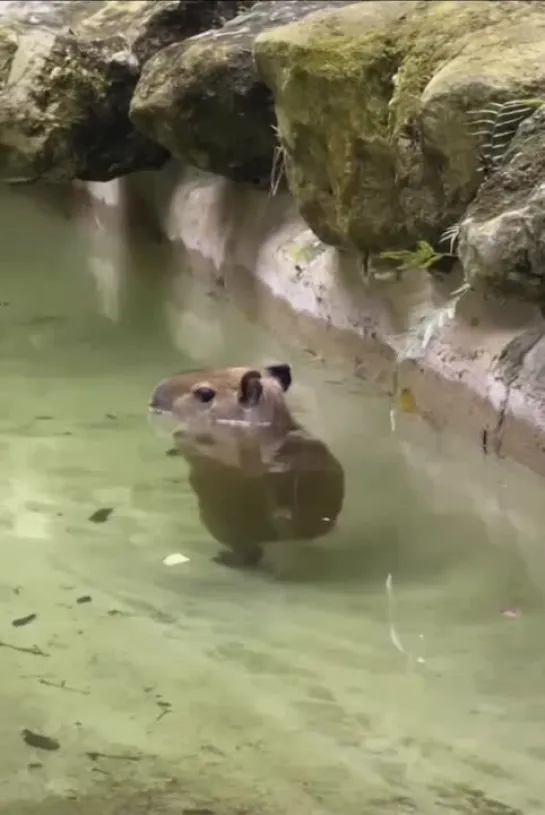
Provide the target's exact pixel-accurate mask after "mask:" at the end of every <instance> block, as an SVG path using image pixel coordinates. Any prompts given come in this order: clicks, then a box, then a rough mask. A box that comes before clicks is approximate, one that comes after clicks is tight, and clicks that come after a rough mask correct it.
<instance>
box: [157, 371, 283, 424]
mask: <svg viewBox="0 0 545 815" xmlns="http://www.w3.org/2000/svg"><path fill="white" fill-rule="evenodd" d="M291 381H292V378H291V368H290V366H289V365H288V364H286V363H281V364H278V365H269V366H267V367H265V368H262V369H257V368H256V369H254V368H242V367H240V368H218V369H208V370H198V371H186V372H184V373H180V374H176V375H175V376H172V377H169V378H168V379H164V380H162V381H161V382H159V384H158V385H157V386H156V388H155V389H154V391H153V393H152V394H151V397H150V400H149V406H148V407H149V411H150V413H152V414H156V415H166V416H169V417H171V418H172V419H173V420H174V421H175V423H176V425H177V428H178V429H181V430H188V431H191V430H192V429H195V430H197V431H201V430H204V429H206V428H207V427H209V428H213V427H214V426H215V425H219V426H222V425H223V426H225V427H233V428H235V427H237V426H248V427H252V426H255V427H262V428H267V427H269V428H273V429H275V430H276V431H277V432H280V433H282V432H285V431H286V430H289V428H290V427H292V426H293V425H294V420H293V419H292V417H291V413H290V411H289V408H288V406H287V404H286V402H285V399H284V394H285V393H286V391H287V390H288V389H289V387H290V385H291Z"/></svg>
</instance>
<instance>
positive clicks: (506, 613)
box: [500, 606, 522, 620]
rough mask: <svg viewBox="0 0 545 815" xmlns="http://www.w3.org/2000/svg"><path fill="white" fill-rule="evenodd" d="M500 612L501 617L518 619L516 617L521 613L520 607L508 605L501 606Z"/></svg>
mask: <svg viewBox="0 0 545 815" xmlns="http://www.w3.org/2000/svg"><path fill="white" fill-rule="evenodd" d="M500 614H501V615H502V617H507V619H509V620H518V618H519V617H520V616H521V615H522V612H521V610H520V608H515V607H513V606H508V607H507V608H502V609H501V611H500Z"/></svg>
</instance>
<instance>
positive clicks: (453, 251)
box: [437, 224, 460, 258]
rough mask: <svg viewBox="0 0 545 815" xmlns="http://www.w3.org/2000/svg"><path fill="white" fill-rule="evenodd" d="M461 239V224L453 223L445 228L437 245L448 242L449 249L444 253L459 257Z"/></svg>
mask: <svg viewBox="0 0 545 815" xmlns="http://www.w3.org/2000/svg"><path fill="white" fill-rule="evenodd" d="M459 239H460V224H453V225H452V226H449V228H448V229H445V231H444V232H443V234H442V235H441V237H440V238H439V240H438V241H437V245H438V246H441V245H442V244H447V246H448V251H446V252H445V253H444V254H445V255H448V256H449V257H453V258H455V257H458V241H459Z"/></svg>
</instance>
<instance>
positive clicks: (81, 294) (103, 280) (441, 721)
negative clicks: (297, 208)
mask: <svg viewBox="0 0 545 815" xmlns="http://www.w3.org/2000/svg"><path fill="white" fill-rule="evenodd" d="M0 211H1V217H2V224H3V229H2V242H1V244H0V265H1V276H0V281H1V284H0V302H1V303H2V305H1V306H0V375H1V384H2V398H1V399H0V449H1V460H2V463H3V466H2V469H1V471H0V529H1V537H0V541H1V552H2V571H1V577H0V602H1V604H2V605H1V608H2V614H1V624H0V646H1V647H0V672H1V675H2V688H3V693H2V698H1V702H0V737H1V739H2V748H3V749H2V750H1V751H0V756H1V758H0V812H1V813H10V814H11V813H13V814H14V815H15V813H17V815H21V813H23V815H24V814H25V813H37V815H49V813H51V815H52V814H53V813H55V815H58V814H59V813H60V814H61V815H63V813H72V812H74V811H76V809H75V807H76V804H77V807H78V810H77V811H78V812H80V811H81V812H82V813H91V812H93V813H95V812H99V811H100V812H102V813H104V815H108V813H112V815H113V813H131V815H132V814H133V813H144V812H146V813H147V812H149V813H152V812H153V813H154V815H159V814H160V813H171V812H172V813H186V815H242V813H247V814H248V815H280V814H281V813H282V814H283V813H297V815H311V813H312V815H341V814H342V815H361V814H362V813H365V814H366V815H375V813H376V814H378V813H403V815H405V813H413V812H414V813H422V814H423V815H427V813H430V815H432V813H433V815H435V814H436V813H439V812H440V813H443V812H444V813H462V815H514V813H524V815H534V813H535V815H537V813H541V812H542V810H543V806H542V802H543V801H544V800H545V777H544V774H543V770H542V767H543V759H544V758H545V746H544V742H543V731H544V726H545V694H544V692H543V689H544V684H545V656H544V650H545V646H544V640H543V630H544V623H545V613H544V610H545V609H544V599H543V589H544V587H545V548H544V546H543V541H542V529H543V519H544V513H543V509H542V506H541V504H542V500H541V495H542V484H541V483H540V482H538V481H537V479H533V477H531V476H530V475H529V474H527V473H524V472H522V471H519V470H517V469H515V468H508V467H507V466H503V467H501V468H500V467H497V466H496V464H495V463H494V462H493V461H492V460H491V459H486V460H482V458H481V456H480V454H479V452H478V450H477V449H476V447H475V448H473V447H466V446H465V445H464V444H463V443H461V442H460V441H459V440H457V439H448V438H440V439H439V438H437V437H436V436H435V435H434V434H433V432H432V431H430V430H428V429H427V428H426V427H425V426H423V425H422V424H421V423H420V422H419V421H418V420H415V419H413V418H407V419H404V420H403V421H401V422H400V424H399V427H398V429H397V431H396V434H395V435H394V436H392V434H391V432H390V426H389V417H388V410H387V406H385V405H384V404H383V403H382V402H381V401H380V400H379V399H377V398H374V397H372V396H370V395H369V394H366V393H365V392H364V391H363V389H362V388H363V386H362V383H361V382H359V381H358V380H355V379H352V378H351V377H350V376H349V375H348V374H347V373H346V371H344V370H339V369H338V368H330V367H328V365H327V364H321V363H319V362H316V361H313V360H311V359H309V357H308V355H305V354H304V353H303V352H299V351H296V350H294V348H293V345H294V343H293V342H285V343H282V340H281V338H278V337H275V336H273V335H271V334H269V333H267V332H265V331H264V330H262V329H260V328H259V327H257V326H256V325H252V324H250V323H249V322H248V321H247V319H246V318H245V317H243V316H242V315H241V314H240V313H238V312H237V310H236V308H235V306H234V305H233V304H231V303H230V302H229V301H228V299H227V298H226V296H225V293H224V292H222V291H221V290H217V291H215V292H214V293H213V294H214V296H212V294H210V292H209V291H208V290H207V288H206V286H204V285H203V286H201V287H200V288H199V287H198V286H197V285H196V284H195V285H194V284H192V283H189V282H186V283H185V284H184V285H182V284H180V282H179V281H178V283H176V281H172V280H170V281H168V280H167V279H166V278H165V277H164V275H163V274H162V270H164V269H166V268H168V267H169V264H170V259H169V258H168V257H167V256H166V254H165V253H164V252H163V251H162V250H161V252H160V253H159V252H157V253H156V254H154V252H153V251H152V250H151V249H147V250H146V248H145V247H144V246H143V245H140V246H134V245H132V246H129V247H125V248H124V249H123V248H122V247H121V246H120V244H116V243H114V242H112V241H110V242H108V240H107V239H106V237H105V236H102V238H101V237H100V234H99V232H96V233H95V234H91V231H89V230H88V231H86V230H85V229H82V228H81V227H78V226H77V225H76V224H75V223H74V222H70V221H68V220H66V219H65V218H64V217H62V216H61V215H59V214H57V213H55V212H54V211H53V210H48V209H47V208H45V207H44V205H43V204H41V205H39V204H37V203H33V202H32V201H30V200H28V199H25V198H19V197H17V196H15V195H10V196H9V197H8V195H7V193H5V194H4V195H3V198H2V199H0ZM89 217H90V216H89ZM176 287H178V288H177V290H176V292H175V293H174V292H173V290H174V289H176ZM271 358H272V359H285V360H288V361H290V362H291V363H292V365H293V368H294V372H295V377H296V384H295V386H294V390H293V397H292V402H293V404H294V406H295V408H296V411H297V414H298V415H299V416H300V417H302V418H303V419H304V421H305V423H306V424H307V425H308V426H309V427H311V428H312V429H313V430H314V431H315V432H317V433H318V434H319V435H321V436H322V437H323V438H324V439H325V440H327V441H328V442H329V444H330V445H331V447H332V449H333V450H334V452H335V453H336V454H337V455H338V456H339V458H340V459H341V460H342V462H343V465H344V467H345V470H346V478H347V490H348V492H347V499H346V505H345V512H344V514H343V516H342V519H341V523H340V525H339V529H338V531H337V532H336V533H335V534H333V535H332V536H331V537H329V538H328V539H325V540H323V541H321V542H320V543H316V544H312V545H308V544H307V545H296V546H291V547H290V546H287V545H279V546H277V547H275V548H274V549H272V548H271V549H269V550H268V552H267V558H266V563H265V566H264V569H263V570H262V571H261V572H260V573H257V574H247V573H238V572H236V571H231V570H228V569H225V568H222V567H221V566H219V565H217V564H215V563H213V562H212V560H211V558H212V557H213V555H214V554H215V553H216V551H217V545H216V544H215V542H214V541H213V540H211V539H209V538H208V536H207V535H206V533H205V532H204V531H203V529H202V528H201V527H200V526H199V523H198V520H197V514H196V506H195V500H194V498H193V496H192V494H191V493H190V491H189V490H188V488H187V485H186V481H185V475H186V474H185V471H184V466H183V464H182V463H181V461H180V460H179V459H176V458H169V457H167V456H165V454H164V453H165V450H166V447H167V446H168V445H167V442H166V440H165V439H161V438H158V436H157V434H156V433H154V432H153V430H152V429H151V428H150V427H149V425H148V423H147V421H146V417H145V406H146V400H147V397H148V394H149V391H150V389H151V388H152V386H153V385H154V383H155V382H156V381H157V380H158V379H159V378H161V377H162V376H164V375H165V374H166V373H170V372H172V371H174V370H177V369H180V368H184V367H185V366H187V367H191V366H192V367H195V366H197V365H201V364H202V365H210V364H214V365H221V364H233V363H242V364H245V363H255V362H256V361H257V362H260V361H264V360H267V359H271ZM106 507H109V508H113V512H112V513H111V515H110V516H109V518H108V519H107V520H106V521H105V522H103V523H93V522H92V521H90V520H89V518H90V516H91V515H92V514H93V513H94V512H96V511H97V510H98V509H101V508H106ZM173 552H181V553H183V554H184V555H186V556H187V557H188V558H189V562H188V563H184V564H183V565H178V566H174V567H171V568H169V567H167V566H165V565H164V564H163V558H164V557H165V556H166V555H168V554H171V553H173ZM389 574H390V575H391V576H392V583H391V587H390V589H391V590H390V592H388V591H387V587H386V581H387V578H388V575H389ZM506 608H507V609H512V610H514V611H513V615H512V616H509V615H506V614H505V613H502V611H504V610H505V609H506ZM28 615H36V617H35V618H33V619H31V620H30V621H28V620H25V619H23V622H24V623H25V624H19V625H15V624H14V621H20V620H21V618H26V617H27V616H28ZM400 649H402V650H400ZM24 729H28V730H29V731H32V733H37V734H40V735H43V736H47V737H49V738H50V739H54V740H56V742H58V745H59V749H55V750H44V749H40V747H35V746H32V745H29V744H27V743H26V742H25V740H24V738H23V735H22V731H23V730H24ZM31 740H32V739H31ZM42 746H43V745H42ZM49 746H52V745H51V744H50V745H49ZM55 746H56V745H55Z"/></svg>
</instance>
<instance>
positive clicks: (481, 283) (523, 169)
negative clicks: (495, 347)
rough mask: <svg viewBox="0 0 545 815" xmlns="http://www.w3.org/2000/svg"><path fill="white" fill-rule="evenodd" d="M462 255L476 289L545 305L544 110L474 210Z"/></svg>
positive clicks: (524, 129)
mask: <svg viewBox="0 0 545 815" xmlns="http://www.w3.org/2000/svg"><path fill="white" fill-rule="evenodd" d="M458 254H459V256H460V260H461V262H462V265H463V267H464V270H465V273H466V275H467V277H468V280H469V282H470V283H471V284H472V285H473V286H474V287H475V288H481V287H482V288H488V289H491V290H494V291H497V292H498V293H501V294H504V295H508V296H513V295H514V296H518V297H520V298H523V299H525V300H530V301H534V302H537V303H541V304H545V106H543V107H541V108H539V109H538V110H536V112H535V113H534V114H533V116H531V117H530V118H529V119H527V120H526V121H525V122H523V123H522V124H521V125H520V127H519V129H518V133H517V135H516V136H515V138H514V140H513V142H512V143H511V146H510V148H509V151H508V152H507V153H506V155H505V157H504V159H503V161H502V162H501V164H500V165H499V166H498V167H497V168H496V169H495V171H494V172H493V173H492V175H491V176H490V178H488V179H487V180H486V181H485V182H484V183H483V185H482V186H481V188H480V189H479V191H478V193H477V196H476V198H475V200H474V201H473V203H472V204H471V205H470V206H469V208H468V210H467V213H466V215H465V217H464V220H463V221H462V224H461V228H460V241H459V247H458Z"/></svg>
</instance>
